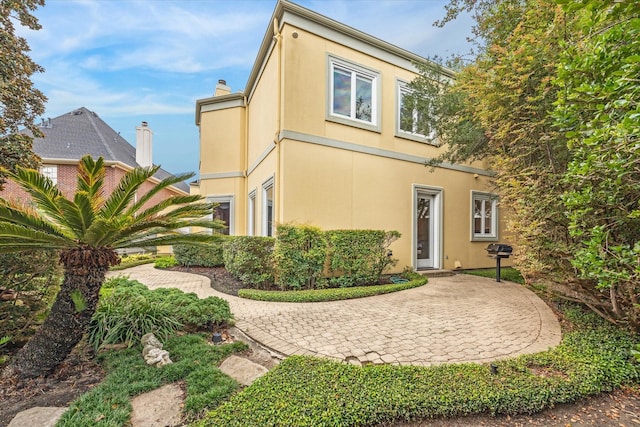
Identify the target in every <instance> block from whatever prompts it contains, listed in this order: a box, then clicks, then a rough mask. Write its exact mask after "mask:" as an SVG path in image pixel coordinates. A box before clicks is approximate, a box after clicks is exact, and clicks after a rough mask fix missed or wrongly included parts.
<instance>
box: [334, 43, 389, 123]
mask: <svg viewBox="0 0 640 427" xmlns="http://www.w3.org/2000/svg"><path fill="white" fill-rule="evenodd" d="M327 58H328V59H327V74H328V75H327V111H326V114H327V120H328V121H332V122H336V123H340V124H344V125H349V126H355V127H359V128H362V129H367V130H372V131H375V132H381V125H380V122H381V120H380V115H381V110H382V107H381V100H382V79H381V73H380V72H379V71H376V70H373V69H370V68H366V67H363V66H361V65H358V64H354V63H353V62H350V61H347V60H345V59H342V58H338V57H336V56H333V55H328V56H327ZM336 66H337V67H338V68H341V69H345V70H347V71H350V72H353V73H355V74H356V75H362V76H364V77H367V78H370V79H371V80H372V82H371V85H372V87H371V104H372V106H371V108H372V111H371V122H367V121H365V120H360V119H356V118H355V117H347V116H343V115H341V114H334V112H333V70H334V67H336Z"/></svg>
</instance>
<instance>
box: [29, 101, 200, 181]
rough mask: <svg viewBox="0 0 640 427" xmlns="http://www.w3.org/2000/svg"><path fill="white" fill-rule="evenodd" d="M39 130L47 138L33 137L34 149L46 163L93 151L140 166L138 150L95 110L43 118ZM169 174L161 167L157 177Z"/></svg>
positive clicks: (132, 165) (77, 111) (78, 110)
mask: <svg viewBox="0 0 640 427" xmlns="http://www.w3.org/2000/svg"><path fill="white" fill-rule="evenodd" d="M40 130H42V132H44V134H45V137H44V138H34V140H33V150H34V151H35V153H36V154H38V155H39V156H40V157H41V158H42V160H43V162H46V161H47V160H48V159H64V160H80V159H81V158H82V157H83V156H84V155H86V154H90V155H91V156H92V157H103V158H104V159H105V161H108V162H120V163H124V164H125V165H128V166H131V167H132V168H135V167H137V166H139V165H138V164H137V163H136V149H135V148H134V147H133V146H132V145H131V144H130V143H129V142H127V140H125V139H124V138H123V137H121V136H120V134H119V133H118V132H116V131H115V130H113V129H112V128H111V127H110V126H109V125H108V124H107V123H105V122H104V121H103V120H102V119H101V118H100V117H98V115H97V114H96V113H94V112H93V111H89V110H88V109H87V108H85V107H81V108H78V109H77V110H73V111H71V112H69V113H67V114H63V115H61V116H58V117H56V118H53V119H50V120H47V121H44V122H43V124H42V125H41V126H40ZM27 133H29V132H27ZM170 175H171V174H170V173H169V172H167V171H165V170H164V169H159V170H158V172H157V173H156V174H155V177H156V178H158V179H163V178H166V177H168V176H170ZM175 187H177V188H179V189H180V190H182V191H185V192H187V193H188V192H189V185H187V184H186V183H184V182H181V183H179V184H176V185H175Z"/></svg>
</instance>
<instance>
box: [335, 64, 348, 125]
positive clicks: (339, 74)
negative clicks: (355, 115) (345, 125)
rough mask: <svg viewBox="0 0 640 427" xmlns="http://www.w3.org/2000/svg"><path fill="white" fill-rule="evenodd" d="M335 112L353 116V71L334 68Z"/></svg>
mask: <svg viewBox="0 0 640 427" xmlns="http://www.w3.org/2000/svg"><path fill="white" fill-rule="evenodd" d="M333 112H334V113H335V114H341V115H343V116H347V117H350V116H351V73H349V72H347V71H343V70H338V69H334V70H333Z"/></svg>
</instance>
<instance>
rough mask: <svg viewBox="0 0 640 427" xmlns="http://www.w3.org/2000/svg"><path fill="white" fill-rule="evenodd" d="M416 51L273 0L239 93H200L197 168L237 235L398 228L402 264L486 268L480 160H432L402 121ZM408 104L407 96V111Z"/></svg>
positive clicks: (496, 232)
mask: <svg viewBox="0 0 640 427" xmlns="http://www.w3.org/2000/svg"><path fill="white" fill-rule="evenodd" d="M417 61H426V59H425V58H422V57H420V56H418V55H415V54H413V53H411V52H408V51H406V50H403V49H401V48H399V47H396V46H394V45H391V44H389V43H386V42H384V41H382V40H379V39H377V38H375V37H372V36H370V35H368V34H365V33H362V32H360V31H358V30H355V29H353V28H351V27H349V26H346V25H344V24H341V23H339V22H336V21H334V20H331V19H329V18H327V17H325V16H322V15H320V14H318V13H315V12H313V11H311V10H308V9H306V8H303V7H301V6H298V5H296V4H294V3H291V2H289V1H284V0H281V1H279V2H278V3H277V5H276V8H275V11H274V13H273V16H272V18H271V22H270V23H269V25H268V27H267V31H266V34H265V36H264V39H263V41H262V45H261V46H260V51H259V52H258V56H257V58H256V61H255V64H254V66H253V70H252V71H251V74H250V76H249V80H248V82H247V85H246V87H245V89H244V91H242V92H234V93H232V92H231V89H230V88H229V87H228V86H226V83H225V82H224V81H223V80H220V81H219V83H218V85H217V87H216V92H215V95H214V96H213V97H210V98H206V99H200V100H198V101H197V102H196V124H197V125H198V126H199V127H200V179H199V181H198V182H197V183H194V184H193V185H192V191H193V192H199V194H201V195H203V196H205V197H206V198H208V199H209V200H211V201H215V202H218V203H220V205H219V207H218V216H219V217H220V218H222V219H223V220H224V221H225V222H226V223H227V225H228V232H229V234H232V235H263V236H270V235H273V233H274V225H275V224H278V223H300V224H310V225H315V226H318V227H320V228H322V229H327V230H328V229H384V230H398V231H399V232H401V233H402V237H401V238H400V239H399V240H397V241H396V242H394V243H393V244H392V247H391V249H392V250H393V256H394V257H396V258H399V260H400V262H399V263H398V266H397V267H396V268H397V270H401V269H402V268H404V267H405V266H411V267H413V268H414V269H456V268H477V267H491V266H493V265H495V264H494V261H493V260H492V259H490V258H488V257H487V252H486V251H485V248H486V247H487V244H488V243H490V242H496V241H498V239H500V238H501V236H502V235H503V232H504V221H502V220H501V219H500V217H499V211H498V198H497V195H495V194H492V192H491V188H492V187H491V185H490V177H491V173H490V171H488V170H486V169H484V168H483V167H482V164H473V165H458V164H446V165H442V166H440V167H437V168H435V170H433V169H431V168H429V167H426V166H425V161H426V160H427V159H429V158H433V157H435V156H437V155H438V154H439V153H440V152H441V150H443V148H442V147H441V146H440V144H439V141H438V138H437V137H435V138H433V137H431V136H425V135H419V134H417V133H415V132H413V129H412V128H411V127H412V126H411V120H409V123H408V124H407V120H406V117H405V120H403V121H402V125H401V120H400V115H401V111H403V110H402V108H401V106H402V102H403V93H406V84H407V82H410V81H411V80H412V79H413V78H414V77H415V76H416V72H417V70H416V68H415V66H414V65H413V64H414V63H415V62H417ZM404 111H405V112H406V109H405V110H404Z"/></svg>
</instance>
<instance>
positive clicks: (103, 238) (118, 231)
mask: <svg viewBox="0 0 640 427" xmlns="http://www.w3.org/2000/svg"><path fill="white" fill-rule="evenodd" d="M122 229H123V224H122V222H121V221H120V218H113V219H108V220H107V219H104V218H97V219H96V220H95V221H93V223H92V224H91V226H90V227H89V228H88V229H87V232H86V233H85V241H86V242H87V244H89V245H91V246H93V247H103V246H110V247H111V246H113V244H114V241H115V240H116V239H117V238H119V237H122V234H123V232H122Z"/></svg>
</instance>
